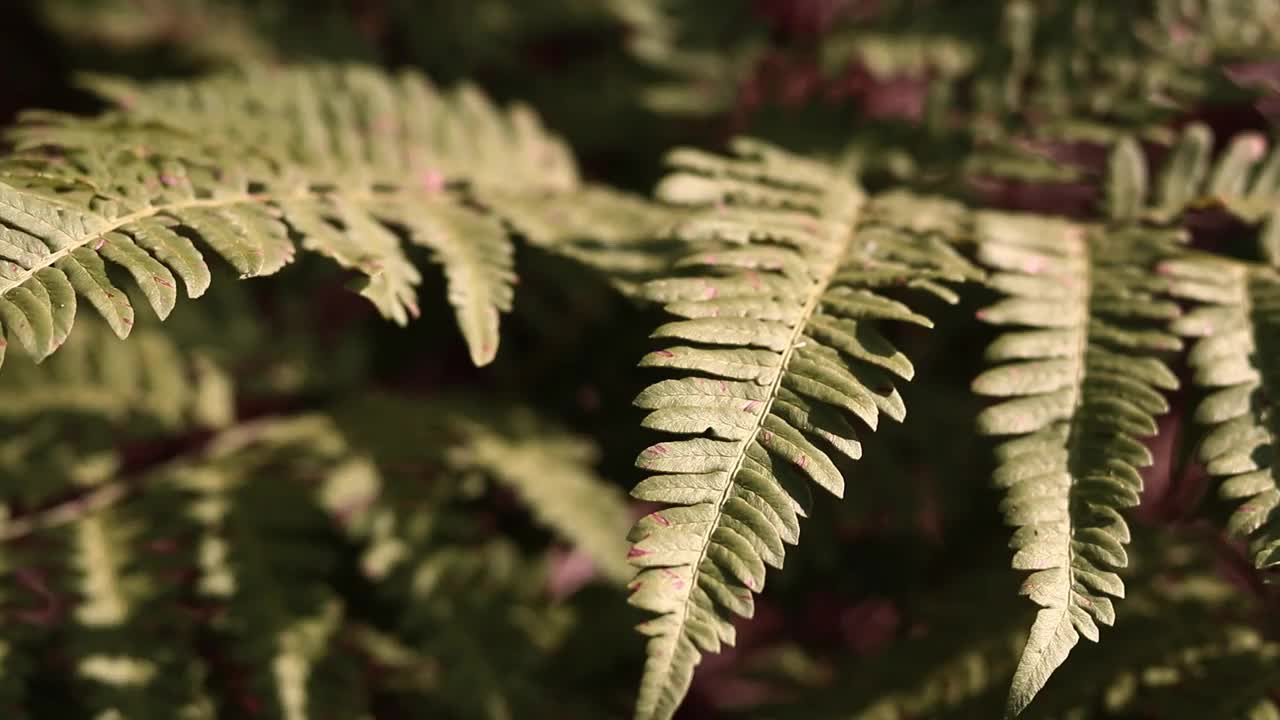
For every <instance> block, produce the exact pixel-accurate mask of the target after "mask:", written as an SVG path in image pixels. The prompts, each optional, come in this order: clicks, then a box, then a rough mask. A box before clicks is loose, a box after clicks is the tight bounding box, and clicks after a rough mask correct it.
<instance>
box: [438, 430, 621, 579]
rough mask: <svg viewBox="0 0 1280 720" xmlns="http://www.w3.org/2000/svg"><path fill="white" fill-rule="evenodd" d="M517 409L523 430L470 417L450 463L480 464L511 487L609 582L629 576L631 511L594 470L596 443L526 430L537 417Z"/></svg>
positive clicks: (474, 467) (464, 466)
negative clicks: (505, 430) (627, 532)
mask: <svg viewBox="0 0 1280 720" xmlns="http://www.w3.org/2000/svg"><path fill="white" fill-rule="evenodd" d="M521 415H522V416H520V417H517V418H515V424H517V425H524V426H525V432H523V433H517V434H514V435H513V434H510V433H503V432H501V431H499V429H498V428H494V427H492V426H491V425H488V424H484V423H468V424H470V425H471V427H470V428H468V429H466V430H465V440H463V441H462V442H460V443H459V445H458V447H455V448H453V449H452V450H451V451H450V453H449V459H450V461H451V462H452V463H453V464H454V465H455V466H456V467H457V469H458V470H460V471H464V472H465V471H469V470H470V471H475V470H482V471H485V472H487V473H490V474H492V475H493V476H494V477H495V478H496V479H497V480H498V481H499V482H501V483H502V484H504V485H507V486H509V487H511V488H512V489H513V490H515V492H516V493H517V494H518V495H519V496H520V499H521V501H523V502H524V504H525V505H526V506H528V507H529V508H530V510H532V511H533V513H534V514H535V515H536V516H538V518H539V519H540V520H541V522H542V524H544V525H546V526H547V527H549V528H552V529H553V530H555V531H556V532H557V533H558V534H560V535H562V536H563V537H565V539H567V540H569V541H570V542H571V543H572V544H573V545H574V546H575V547H578V548H581V549H582V550H583V551H584V552H585V553H586V554H587V555H588V556H589V557H591V559H592V561H593V562H594V563H595V566H596V567H597V568H598V569H599V570H600V571H601V572H602V573H603V574H604V575H605V576H606V577H608V578H609V579H610V580H613V581H614V582H616V583H618V584H619V585H621V584H623V583H625V582H626V581H627V580H628V579H629V578H630V577H631V574H632V571H631V568H630V566H629V565H628V564H627V542H626V535H625V530H626V528H627V526H628V525H629V524H630V522H631V514H630V512H629V511H628V509H627V505H626V501H625V498H624V496H623V495H622V492H621V491H619V490H617V489H616V488H614V487H611V486H609V485H607V484H605V482H604V481H603V480H601V478H600V477H598V476H597V475H596V474H595V473H593V472H592V471H591V466H592V465H594V464H595V463H596V462H597V461H598V459H599V458H598V457H597V451H596V449H595V447H594V446H593V445H592V444H590V443H589V442H586V441H585V440H584V439H582V438H579V437H576V436H573V435H569V434H567V433H565V434H556V433H552V432H547V431H546V430H545V429H542V430H541V431H540V432H530V430H532V429H533V428H532V427H530V426H536V425H537V424H538V418H536V417H535V416H533V415H532V414H529V413H523V414H521ZM460 424H461V423H460Z"/></svg>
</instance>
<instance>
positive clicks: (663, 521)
mask: <svg viewBox="0 0 1280 720" xmlns="http://www.w3.org/2000/svg"><path fill="white" fill-rule="evenodd" d="M653 521H654V522H656V523H658V524H659V525H661V526H662V527H671V521H670V520H668V519H666V518H665V517H663V516H662V513H654V514H653Z"/></svg>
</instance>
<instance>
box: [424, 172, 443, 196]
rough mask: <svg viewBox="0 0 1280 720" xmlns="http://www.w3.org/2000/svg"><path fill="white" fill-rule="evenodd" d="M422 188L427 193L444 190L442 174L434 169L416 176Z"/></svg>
mask: <svg viewBox="0 0 1280 720" xmlns="http://www.w3.org/2000/svg"><path fill="white" fill-rule="evenodd" d="M418 180H419V182H421V183H422V188H423V189H424V190H426V191H427V192H428V193H438V192H440V191H441V190H444V175H441V174H440V173H439V172H437V171H435V170H427V171H425V172H423V173H422V174H421V175H419V176H418Z"/></svg>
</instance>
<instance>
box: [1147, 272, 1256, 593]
mask: <svg viewBox="0 0 1280 720" xmlns="http://www.w3.org/2000/svg"><path fill="white" fill-rule="evenodd" d="M1161 269H1162V271H1163V272H1165V273H1166V274H1167V275H1168V276H1169V277H1170V278H1171V279H1172V280H1173V281H1174V283H1175V291H1176V292H1178V294H1180V295H1182V296H1184V297H1186V298H1188V299H1190V300H1193V301H1195V302H1196V303H1197V306H1196V307H1194V308H1193V309H1192V310H1191V311H1190V312H1188V313H1187V314H1186V315H1185V316H1183V317H1182V318H1179V319H1178V321H1177V322H1176V323H1175V324H1174V329H1175V330H1176V331H1178V332H1179V333H1181V334H1184V335H1187V336H1191V337H1195V338H1199V339H1198V340H1196V343H1195V345H1194V346H1193V347H1192V349H1191V354H1190V363H1191V366H1192V367H1193V368H1194V370H1195V381H1196V384H1197V385H1200V386H1201V387H1204V388H1205V389H1206V390H1207V391H1208V392H1209V395H1208V396H1207V397H1205V398H1204V400H1203V401H1201V403H1200V405H1199V407H1197V408H1196V411H1195V419H1196V421H1197V422H1200V423H1203V424H1205V425H1206V426H1208V428H1209V429H1208V432H1207V434H1206V435H1205V437H1204V439H1203V441H1202V442H1201V443H1200V448H1199V455H1200V460H1201V461H1202V462H1203V463H1204V464H1205V468H1206V469H1207V470H1208V471H1209V473H1210V474H1211V475H1214V476H1216V477H1219V478H1221V480H1222V484H1221V485H1220V486H1219V495H1220V496H1221V497H1222V498H1223V499H1225V500H1229V501H1232V502H1233V503H1234V504H1235V510H1234V512H1233V514H1232V515H1231V519H1230V521H1229V522H1228V524H1227V530H1228V531H1229V532H1230V533H1231V534H1232V535H1235V536H1238V537H1245V538H1248V539H1249V547H1250V553H1251V555H1252V557H1253V562H1254V564H1255V566H1256V567H1258V568H1259V569H1268V570H1269V569H1272V568H1274V567H1275V566H1276V565H1280V515H1277V513H1276V508H1277V507H1278V506H1280V484H1277V479H1276V468H1275V465H1274V463H1275V450H1276V433H1277V427H1276V425H1275V422H1276V417H1275V407H1274V402H1275V401H1274V398H1275V396H1276V392H1277V391H1278V388H1277V385H1276V383H1277V382H1280V367H1278V366H1277V365H1276V358H1277V357H1278V356H1277V353H1278V352H1280V345H1278V344H1277V343H1280V277H1277V275H1276V272H1275V270H1274V269H1272V268H1270V267H1260V266H1249V265H1245V264H1243V263H1238V262H1234V261H1230V260H1227V259H1224V258H1215V257H1210V256H1197V257H1193V258H1185V259H1180V260H1177V261H1169V262H1166V263H1165V264H1164V265H1163V266H1162V267H1161Z"/></svg>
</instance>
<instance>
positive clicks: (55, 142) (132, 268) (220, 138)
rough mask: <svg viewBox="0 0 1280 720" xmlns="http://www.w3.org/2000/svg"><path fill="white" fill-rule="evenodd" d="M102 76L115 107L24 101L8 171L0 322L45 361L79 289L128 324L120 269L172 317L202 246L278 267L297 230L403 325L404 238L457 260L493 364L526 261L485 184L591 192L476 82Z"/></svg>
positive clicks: (361, 71)
mask: <svg viewBox="0 0 1280 720" xmlns="http://www.w3.org/2000/svg"><path fill="white" fill-rule="evenodd" d="M91 85H92V87H93V88H94V89H95V90H97V91H99V92H100V93H102V94H104V95H105V96H107V97H108V98H110V99H111V100H113V101H115V102H116V103H117V104H118V105H119V107H120V109H118V110H114V111H111V112H108V113H106V114H104V115H102V116H99V117H97V118H88V119H86V118H79V117H68V116H62V115H56V114H51V113H32V114H29V115H28V116H27V118H26V120H25V122H24V123H23V124H22V125H20V126H19V127H18V128H17V129H16V130H14V131H13V135H12V136H13V138H14V139H15V141H16V143H17V144H18V146H19V148H21V149H22V152H20V153H19V154H17V155H15V156H14V157H12V158H9V159H8V160H7V161H6V163H5V164H4V166H3V167H2V168H0V177H2V178H3V180H4V182H0V323H2V324H3V326H4V328H5V336H6V337H7V338H9V339H15V338H16V339H17V340H18V341H19V342H20V344H21V345H23V346H24V347H25V348H26V349H27V350H28V351H29V352H30V353H31V354H32V355H33V356H35V357H36V358H37V359H39V358H43V357H44V356H47V355H48V354H50V353H51V352H53V350H54V349H55V348H57V347H58V346H59V345H60V344H61V343H62V342H63V341H64V340H65V339H66V336H67V334H68V332H69V331H70V329H71V324H72V321H73V320H74V317H75V312H76V305H77V302H78V301H85V302H88V303H89V304H91V305H93V306H94V307H95V308H96V309H97V310H98V311H99V312H100V313H101V314H102V315H103V317H104V318H106V320H107V322H108V323H109V324H110V325H111V327H112V329H113V330H114V331H115V332H116V333H117V334H118V335H120V336H122V337H123V336H125V335H127V334H128V332H129V330H130V328H131V327H132V325H133V322H134V315H133V312H134V311H133V308H132V306H131V305H130V303H129V301H128V299H127V298H126V296H125V294H124V293H123V292H122V291H121V289H120V288H119V287H117V286H116V284H115V281H114V279H113V278H112V277H111V276H110V272H109V271H110V270H111V269H113V268H114V267H117V266H118V267H119V268H120V269H122V270H123V271H125V272H127V273H128V274H130V275H132V277H133V279H134V281H135V283H136V284H137V286H138V287H139V288H140V289H141V291H142V293H143V294H144V295H145V296H146V298H147V301H148V302H149V303H150V305H151V306H152V308H153V309H154V310H155V312H156V314H157V315H159V316H160V317H162V318H163V317H165V316H166V315H167V314H168V313H169V311H170V310H171V309H172V308H173V305H174V302H175V300H176V297H177V293H178V289H177V285H178V280H179V279H181V281H182V284H183V285H185V287H186V292H187V294H188V295H189V296H191V297H196V296H199V295H200V294H202V293H203V292H204V291H205V288H206V287H207V286H208V284H209V281H210V274H209V269H208V266H207V264H206V259H205V256H204V255H205V254H204V253H203V252H202V251H201V249H198V246H204V247H207V248H209V249H212V250H213V251H214V252H215V253H216V254H217V255H219V256H221V257H222V258H223V259H224V260H226V261H227V262H228V263H230V264H231V265H232V266H233V267H234V268H235V269H236V271H237V272H238V273H239V274H240V275H241V276H243V277H250V276H257V275H267V274H271V273H274V272H276V271H278V270H279V269H280V268H281V267H283V266H284V265H286V264H288V263H289V262H291V261H292V260H293V258H294V254H295V252H296V247H295V242H297V243H300V245H301V247H302V249H303V250H307V251H311V252H316V253H319V254H321V255H325V256H327V257H329V258H331V259H333V260H334V261H335V262H336V263H338V264H339V265H340V266H342V267H343V268H345V269H346V270H348V271H350V272H353V273H355V274H357V275H359V276H362V282H361V285H362V289H361V293H362V294H363V295H364V296H366V297H367V298H369V299H370V300H371V301H372V302H373V303H374V304H375V305H376V306H377V307H378V309H379V310H380V311H381V312H382V313H383V314H384V315H385V316H387V317H389V318H391V319H393V320H395V321H396V322H398V323H401V324H403V323H405V322H407V321H408V319H409V318H410V317H411V316H415V315H417V313H418V304H417V299H416V292H415V288H416V286H417V285H418V284H419V282H420V279H421V275H420V272H419V270H418V268H417V267H415V265H414V264H413V263H412V262H411V261H410V258H409V257H408V255H407V254H406V250H405V247H404V243H403V242H402V238H407V239H408V241H409V243H410V244H411V245H417V246H422V247H425V248H427V249H429V250H430V251H431V252H432V253H434V255H435V258H436V260H437V261H438V262H439V263H440V264H442V265H443V266H444V272H445V277H446V280H447V284H448V299H449V302H450V304H452V305H453V307H454V310H455V312H456V315H457V320H458V325H459V327H460V328H461V330H462V334H463V336H464V338H465V339H466V341H467V344H468V346H469V348H470V350H471V356H472V359H473V360H474V361H475V362H476V363H477V364H484V363H487V362H489V361H490V360H491V359H492V358H493V356H494V353H495V352H496V350H497V342H498V318H499V315H500V313H502V312H505V311H507V310H509V309H510V307H511V302H512V297H513V288H512V284H513V281H514V268H513V248H512V243H511V237H510V232H509V230H508V229H507V227H506V226H505V225H504V223H503V221H502V217H501V216H500V215H495V214H494V213H493V212H491V211H489V210H486V209H484V208H482V207H481V205H479V204H477V203H478V202H479V203H482V202H483V197H484V195H485V193H490V192H491V193H493V194H494V195H495V196H499V195H500V196H502V197H509V196H512V195H514V196H516V197H520V196H521V195H525V196H527V197H526V198H525V201H526V202H542V203H549V204H552V205H556V203H563V205H557V206H558V207H565V208H573V207H574V206H575V205H576V204H578V198H577V195H576V194H575V191H576V190H577V189H578V187H579V185H578V181H577V177H576V170H575V168H574V164H573V161H572V158H571V157H570V156H569V154H568V152H567V150H566V149H565V148H564V146H563V145H562V144H561V143H560V141H559V140H557V139H556V138H554V137H552V136H550V135H549V134H548V133H547V132H546V131H545V130H543V129H542V128H541V126H540V125H539V123H538V120H537V119H536V117H535V116H534V115H533V113H532V112H530V111H529V110H528V109H527V108H525V107H523V106H515V107H513V108H511V109H506V110H503V109H499V108H497V107H495V106H494V105H493V104H492V103H491V102H490V101H489V100H488V99H487V98H486V97H485V96H484V95H482V94H481V93H480V92H479V91H477V90H476V89H475V88H474V87H471V86H469V85H464V86H461V87H459V88H458V89H456V90H453V91H450V92H442V91H439V90H436V89H435V88H434V87H433V86H432V85H430V84H429V83H428V81H426V80H425V79H424V78H423V77H421V76H419V75H416V74H412V73H405V74H401V75H398V76H387V75H385V74H382V73H380V72H378V71H375V70H372V69H369V68H364V67H359V66H316V67H304V68H295V69H251V70H245V71H242V72H238V73H233V74H224V75H217V76H213V77H210V78H207V79H201V80H197V81H189V82H175V83H162V84H156V85H148V86H137V85H133V84H130V83H126V82H123V81H117V80H104V79H97V80H94V81H93V82H92V83H91ZM619 202H622V201H619ZM557 237H561V236H557Z"/></svg>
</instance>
